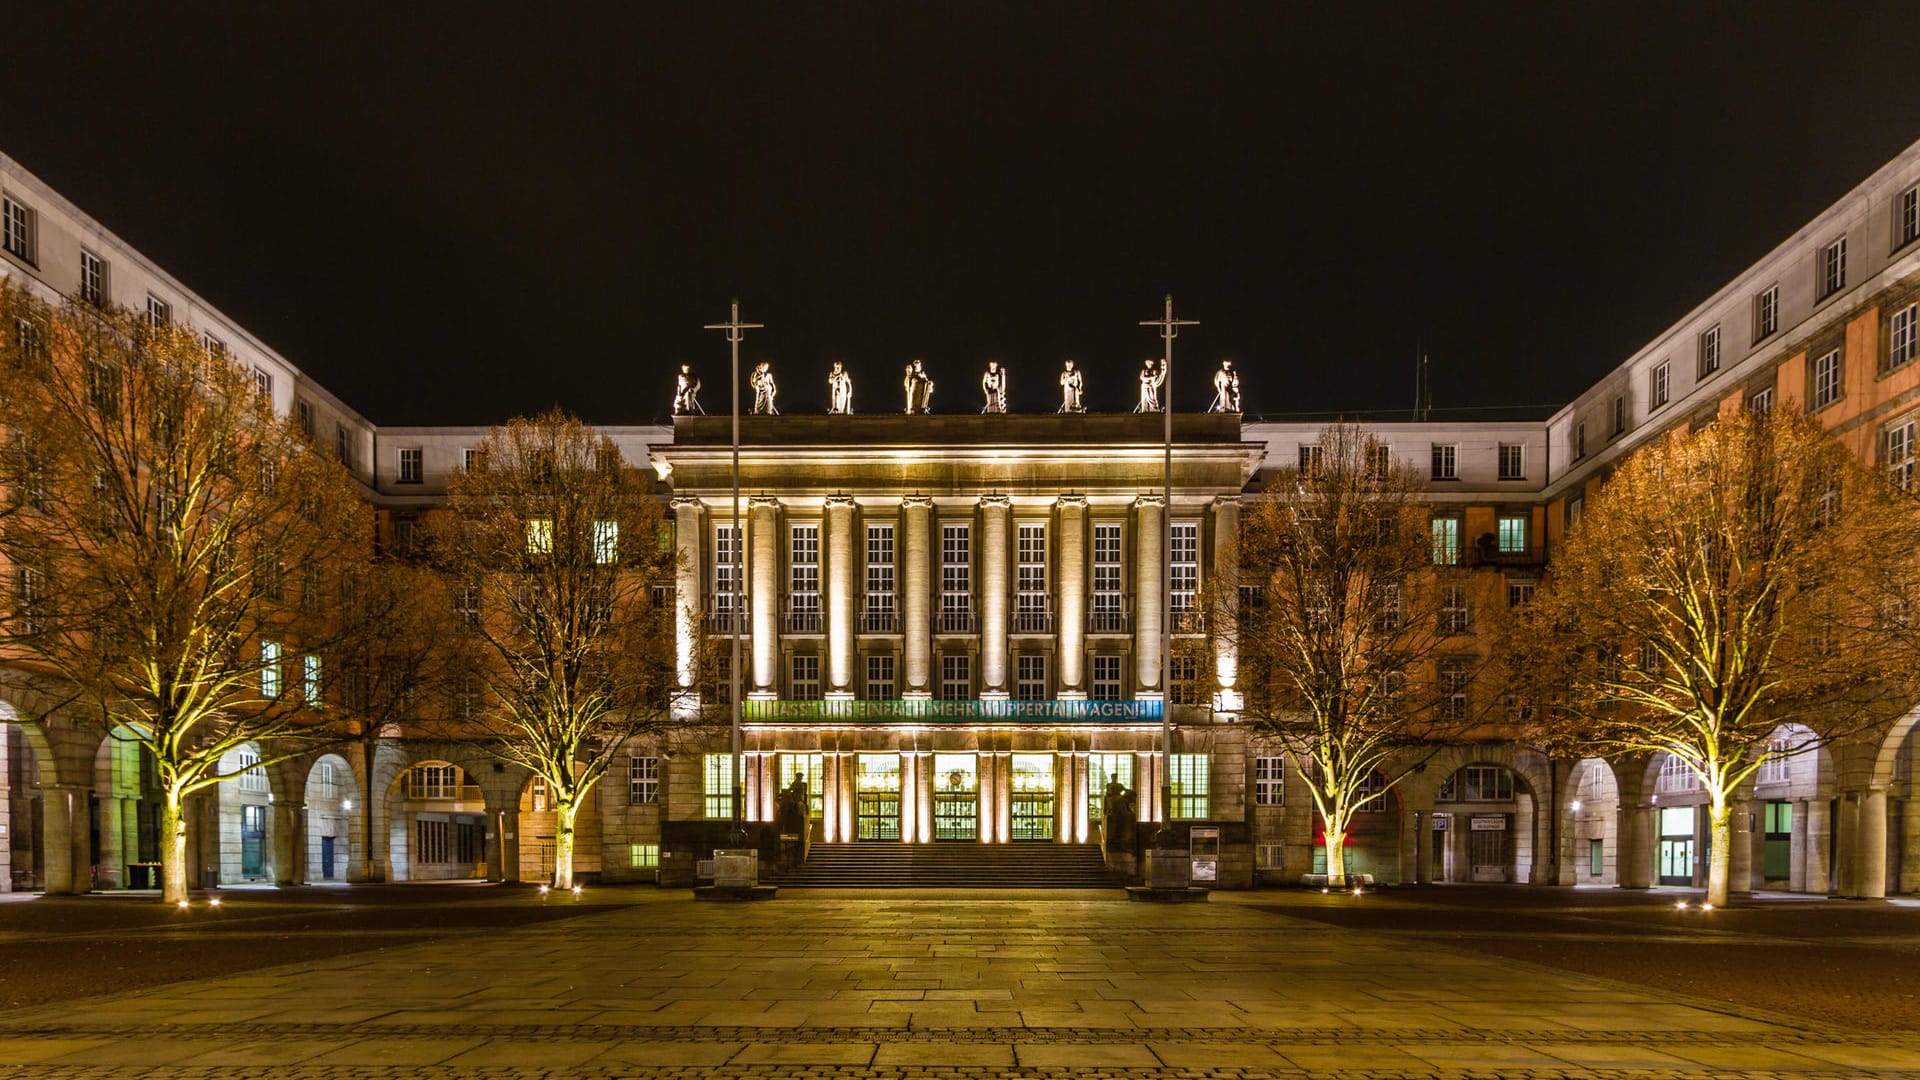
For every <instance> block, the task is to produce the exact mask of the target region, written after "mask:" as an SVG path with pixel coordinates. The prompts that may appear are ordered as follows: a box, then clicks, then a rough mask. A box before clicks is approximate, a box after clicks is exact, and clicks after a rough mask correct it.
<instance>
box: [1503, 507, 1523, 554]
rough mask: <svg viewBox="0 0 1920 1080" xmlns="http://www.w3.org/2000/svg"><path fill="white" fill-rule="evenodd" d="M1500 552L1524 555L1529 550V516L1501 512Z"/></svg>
mask: <svg viewBox="0 0 1920 1080" xmlns="http://www.w3.org/2000/svg"><path fill="white" fill-rule="evenodd" d="M1498 527H1499V533H1498V536H1499V540H1500V554H1502V555H1524V554H1526V552H1527V516H1526V515H1524V514H1501V515H1500V520H1499V526H1498Z"/></svg>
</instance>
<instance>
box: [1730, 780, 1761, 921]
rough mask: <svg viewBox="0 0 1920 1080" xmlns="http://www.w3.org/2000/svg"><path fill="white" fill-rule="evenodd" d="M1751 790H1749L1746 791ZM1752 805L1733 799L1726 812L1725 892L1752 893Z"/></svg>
mask: <svg viewBox="0 0 1920 1080" xmlns="http://www.w3.org/2000/svg"><path fill="white" fill-rule="evenodd" d="M1748 790H1751V789H1748ZM1754 862H1755V860H1754V857H1753V803H1752V802H1751V801H1749V800H1747V799H1734V800H1732V801H1731V805H1730V806H1729V807H1728V812H1727V891H1728V892H1729V893H1731V894H1734V895H1750V894H1752V892H1753V868H1754Z"/></svg>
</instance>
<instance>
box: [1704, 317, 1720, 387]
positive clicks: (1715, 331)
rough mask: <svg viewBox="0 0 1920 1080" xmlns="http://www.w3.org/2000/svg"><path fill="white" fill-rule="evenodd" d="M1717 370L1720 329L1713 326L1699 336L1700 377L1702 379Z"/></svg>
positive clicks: (1716, 325)
mask: <svg viewBox="0 0 1920 1080" xmlns="http://www.w3.org/2000/svg"><path fill="white" fill-rule="evenodd" d="M1719 370H1720V327H1719V325H1718V324H1715V325H1713V326H1709V327H1707V329H1706V331H1705V332H1703V333H1702V334H1701V335H1700V377H1701V378H1703V379H1704V378H1706V377H1707V376H1709V375H1711V374H1713V373H1714V372H1716V371H1719Z"/></svg>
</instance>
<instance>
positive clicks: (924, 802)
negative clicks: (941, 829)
mask: <svg viewBox="0 0 1920 1080" xmlns="http://www.w3.org/2000/svg"><path fill="white" fill-rule="evenodd" d="M913 769H914V773H913V774H914V775H915V776H916V777H919V781H918V784H919V786H918V787H916V788H915V789H914V790H915V791H917V792H918V793H919V798H917V799H915V800H914V806H913V810H912V813H913V814H914V815H915V816H916V817H917V818H918V819H919V822H920V842H921V843H923V844H925V843H931V842H932V840H933V755H932V754H931V753H929V752H927V751H925V750H919V751H915V753H914V755H913Z"/></svg>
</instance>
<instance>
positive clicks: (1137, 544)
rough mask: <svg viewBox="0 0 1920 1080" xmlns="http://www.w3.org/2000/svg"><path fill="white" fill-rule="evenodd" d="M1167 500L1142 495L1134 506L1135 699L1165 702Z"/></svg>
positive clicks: (1155, 496) (1156, 496)
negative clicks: (1162, 649) (1164, 546)
mask: <svg viewBox="0 0 1920 1080" xmlns="http://www.w3.org/2000/svg"><path fill="white" fill-rule="evenodd" d="M1166 509H1167V504H1166V500H1164V499H1162V498H1161V497H1160V496H1158V495H1142V496H1140V498H1139V500H1138V501H1136V502H1135V503H1134V559H1133V610H1134V613H1135V616H1134V621H1133V672H1134V674H1133V680H1134V697H1136V698H1141V699H1153V698H1163V697H1164V696H1165V689H1166V688H1165V687H1163V686H1162V685H1161V684H1160V618H1161V613H1160V600H1161V592H1162V590H1163V589H1164V588H1165V584H1164V582H1163V580H1162V579H1163V578H1164V576H1165V574H1166V569H1165V565H1164V563H1163V561H1162V556H1163V555H1164V552H1163V551H1162V550H1161V547H1162V541H1163V540H1164V539H1165V538H1164V537H1163V536H1162V535H1161V533H1162V531H1163V526H1162V524H1161V517H1162V516H1163V515H1164V514H1165V513H1166Z"/></svg>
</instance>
